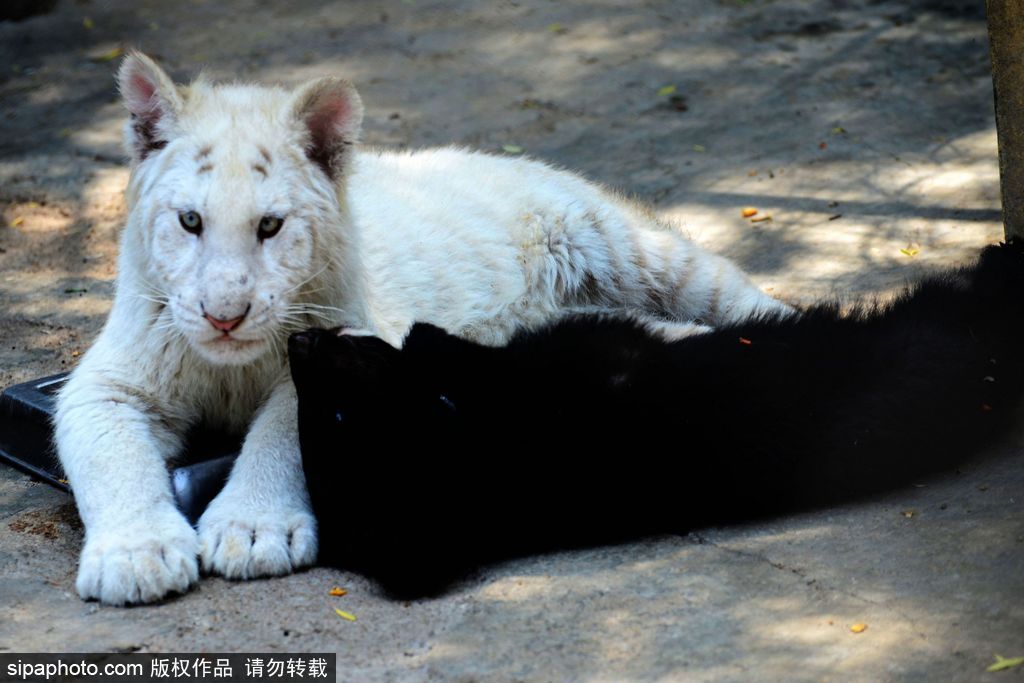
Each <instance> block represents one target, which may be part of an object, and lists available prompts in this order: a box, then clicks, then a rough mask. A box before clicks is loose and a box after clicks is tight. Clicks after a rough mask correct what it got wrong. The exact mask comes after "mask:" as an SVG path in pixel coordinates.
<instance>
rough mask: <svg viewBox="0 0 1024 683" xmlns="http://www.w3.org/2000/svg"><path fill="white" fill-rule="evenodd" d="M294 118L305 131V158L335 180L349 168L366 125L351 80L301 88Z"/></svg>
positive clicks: (320, 81)
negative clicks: (356, 144) (360, 133)
mask: <svg viewBox="0 0 1024 683" xmlns="http://www.w3.org/2000/svg"><path fill="white" fill-rule="evenodd" d="M292 115H293V116H294V117H295V118H296V119H298V121H299V123H300V124H301V125H302V126H303V128H305V132H306V135H307V137H306V143H305V144H306V156H307V157H309V159H310V161H312V162H313V163H315V164H316V165H317V166H319V167H320V168H321V169H323V171H324V173H326V174H327V175H328V176H329V177H330V178H331V179H332V180H337V179H338V178H339V177H340V176H341V175H342V174H343V173H344V172H345V169H346V168H347V167H348V162H349V159H350V158H351V156H352V147H353V145H355V143H356V141H357V140H358V139H359V131H360V129H361V128H362V125H363V102H362V100H361V99H360V98H359V93H358V92H356V89H355V87H354V86H353V85H352V84H351V83H349V82H348V81H343V80H341V79H340V78H320V79H317V80H315V81H310V82H309V83H306V84H305V85H302V86H300V87H299V89H298V90H297V91H296V92H295V95H294V99H293V101H292Z"/></svg>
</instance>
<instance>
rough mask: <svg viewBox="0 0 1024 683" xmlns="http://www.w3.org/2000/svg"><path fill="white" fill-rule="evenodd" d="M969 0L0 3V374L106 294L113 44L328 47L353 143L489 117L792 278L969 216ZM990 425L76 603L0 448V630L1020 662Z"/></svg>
mask: <svg viewBox="0 0 1024 683" xmlns="http://www.w3.org/2000/svg"><path fill="white" fill-rule="evenodd" d="M981 6H982V3H981V2H974V1H969V0H906V1H904V2H887V1H885V0H881V1H879V0H831V1H828V0H779V1H774V2H773V1H769V0H721V1H715V2H713V1H711V0H703V1H702V0H680V1H678V2H654V1H649V2H635V3H621V2H602V1H600V0H590V1H587V2H563V3H554V2H540V1H538V2H525V1H524V2H495V3H474V2H470V1H468V0H466V1H462V2H431V1H426V0H404V1H403V0H394V1H393V2H380V3H376V2H368V1H359V0H356V1H353V2H345V3H340V2H339V3H331V4H323V3H318V2H312V1H307V2H294V3H289V4H288V5H287V7H286V6H285V5H284V4H276V3H268V2H260V1H257V0H233V1H231V2H223V3H215V2H211V1H203V0H193V1H192V2H187V3H159V2H155V1H152V0H142V1H139V2H131V3H129V2H124V1H121V0H117V1H110V2H102V3H101V2H91V3H90V2H85V3H82V2H70V1H65V2H61V3H59V4H58V7H57V9H56V10H55V11H54V12H53V13H52V14H50V15H46V16H40V17H36V18H33V19H29V20H27V21H25V22H21V23H16V24H14V23H0V216H2V219H3V221H0V225H3V226H4V227H0V385H7V384H10V383H12V382H15V381H22V380H26V379H30V378H32V377H35V376H40V375H44V374H48V373H51V372H56V371H60V370H62V369H65V368H67V367H70V366H71V365H73V364H74V362H75V360H76V358H77V357H78V355H79V354H80V352H81V351H82V350H84V348H86V347H87V344H88V340H89V339H90V338H91V337H92V335H94V334H95V333H96V331H97V330H98V329H99V326H100V325H101V324H102V321H103V318H104V315H105V313H106V311H107V310H108V308H109V302H110V297H111V295H112V281H113V278H114V275H115V263H114V254H115V247H116V237H117V232H118V228H119V225H120V222H121V221H122V219H123V214H124V209H123V202H122V200H121V197H120V193H121V191H122V189H123V186H124V183H125V180H126V177H127V172H126V169H125V167H124V164H123V160H122V155H121V152H120V148H119V132H120V126H121V123H122V111H121V109H120V107H119V105H118V104H117V102H116V96H115V93H114V89H113V79H112V74H113V72H114V69H115V68H116V60H113V61H111V60H108V59H106V57H108V56H109V55H110V54H111V51H112V50H115V49H117V48H119V47H123V46H128V45H134V46H139V47H141V48H143V49H145V50H147V51H148V52H150V53H151V54H153V55H155V56H156V57H158V58H159V59H160V60H161V61H162V62H163V63H164V64H165V65H166V66H167V67H168V69H169V70H170V71H171V72H172V73H173V74H174V75H175V76H177V77H178V78H180V79H186V78H188V77H190V76H192V75H193V74H194V73H196V71H197V70H198V69H199V68H200V67H201V66H203V65H206V66H208V70H209V72H210V73H211V74H212V75H214V76H216V77H221V78H242V79H260V80H271V81H279V82H284V83H287V84H295V83H298V82H299V81H301V80H302V79H303V78H306V77H310V76H314V75H319V74H324V73H332V74H341V75H344V76H346V77H348V78H350V79H352V80H353V81H354V82H355V83H356V84H357V86H358V87H359V89H360V91H361V93H362V95H363V98H364V100H365V102H366V104H367V122H366V134H365V139H366V140H367V141H368V142H370V143H372V144H377V145H381V146H385V147H390V148H401V147H406V146H408V147H419V146H429V145H437V144H445V143H450V142H455V143H459V144H465V145H469V146H473V147H479V148H483V149H488V150H492V151H494V152H496V153H501V148H502V146H503V145H508V144H511V145H518V146H521V147H523V148H524V149H525V150H526V153H528V154H531V155H535V156H538V157H541V158H545V159H550V160H553V161H555V162H557V163H559V164H561V165H564V166H567V167H570V168H574V169H578V170H580V171H582V172H583V173H585V174H587V175H588V176H590V177H592V178H595V179H597V180H600V181H602V182H605V183H607V184H609V185H612V186H615V187H618V188H621V189H623V190H626V191H628V192H631V193H633V194H636V195H637V196H639V197H640V198H642V199H644V200H646V201H649V202H651V203H652V204H653V205H654V207H655V209H656V211H658V213H659V214H661V215H663V216H665V217H667V218H670V219H674V220H676V221H678V222H679V223H680V224H681V226H682V227H683V229H685V230H686V231H688V232H689V233H690V234H691V235H693V236H694V237H695V238H696V239H698V240H699V241H701V242H702V243H704V244H706V245H707V246H709V247H711V248H713V249H715V250H718V251H720V252H723V253H725V254H728V255H729V256H732V257H734V258H736V259H737V260H739V261H740V262H741V263H742V264H743V265H744V266H745V267H746V268H747V269H748V270H750V271H751V272H752V273H753V274H754V276H755V278H756V279H757V280H758V281H759V282H760V283H762V284H763V285H764V286H765V287H766V288H771V290H772V291H773V292H774V293H775V294H777V295H779V296H782V297H785V298H788V299H791V300H795V301H809V300H813V299H816V298H819V297H822V296H827V295H830V294H834V293H839V294H842V295H848V294H860V295H875V294H877V295H882V296H884V295H885V294H886V293H887V292H890V291H892V289H893V288H894V287H896V286H898V285H899V284H901V283H902V282H904V281H906V280H908V279H913V278H916V277H918V276H920V275H921V274H922V273H925V272H929V271H931V270H934V269H936V268H939V267H943V266H946V265H950V264H955V263H960V262H964V261H966V260H968V259H970V258H971V256H972V255H973V254H974V253H976V251H977V249H978V248H979V247H981V246H982V245H984V244H987V243H991V242H994V241H996V240H998V239H999V237H1000V236H1001V226H1000V223H999V195H998V174H997V169H998V165H997V157H996V147H995V128H994V122H993V115H992V98H991V82H990V80H989V76H988V57H987V43H986V32H985V23H984V17H983V14H982V7H981ZM87 18H88V19H89V21H88V22H86V21H85V20H86V19H87ZM86 24H88V25H90V26H91V28H87V27H86ZM670 85H672V86H675V87H676V91H675V93H674V94H675V95H676V96H677V99H676V100H675V101H673V100H672V99H671V95H659V94H658V93H659V90H660V89H661V88H663V87H665V86H670ZM684 109H685V110H684ZM748 205H750V206H755V207H757V208H759V209H760V210H761V211H762V213H764V212H767V213H770V214H771V215H772V217H773V220H772V221H771V222H767V223H758V224H753V223H750V222H749V221H746V220H744V219H743V218H741V217H740V209H741V208H742V207H744V206H748ZM837 216H838V217H837ZM19 219H20V220H19ZM901 249H907V250H908V251H910V252H913V250H915V249H916V250H918V251H917V254H916V255H915V256H908V255H906V254H905V253H902V252H901ZM83 289H84V290H85V291H84V292H81V291H78V290H83ZM737 428H741V426H740V425H738V426H737ZM1022 440H1024V430H1022V431H1021V433H1020V434H1018V435H1017V436H1016V437H1014V438H1012V439H1009V440H1007V442H1005V443H1001V444H998V445H997V446H996V447H995V448H994V449H991V451H990V452H989V453H988V457H986V458H983V459H980V460H979V461H977V462H975V463H973V464H971V465H970V466H967V467H964V468H963V470H962V472H961V473H950V474H949V475H948V476H946V477H945V478H942V479H940V480H937V481H929V482H922V483H923V484H925V485H924V486H922V487H913V488H909V489H906V490H900V491H894V492H892V493H891V494H889V495H887V496H884V497H880V498H875V499H871V500H866V501H861V502H858V503H856V504H850V505H845V506H843V507H840V508H836V509H831V510H825V511H820V512H815V513H807V514H803V515H796V516H790V517H784V518H779V519H775V520H772V521H769V522H760V523H752V524H749V525H741V526H733V527H727V528H718V529H703V530H700V531H699V532H697V533H694V534H692V535H690V536H688V537H685V538H663V539H652V540H649V541H646V542H642V543H636V544H631V545H625V546H620V547H610V548H598V549H593V550H588V551H579V552H573V553H561V554H556V555H549V556H544V557H535V558H525V559H522V560H518V561H515V562H511V563H507V564H503V565H500V566H497V567H492V568H488V569H486V570H485V571H484V572H483V573H482V574H481V575H480V576H479V577H477V578H475V579H473V580H471V581H469V582H467V583H466V584H464V585H462V586H460V587H458V588H457V589H455V590H453V591H452V592H451V593H450V594H448V595H446V596H445V597H443V598H440V599H436V600H430V601H417V602H412V603H401V602H394V601H390V600H388V599H386V598H384V597H382V596H381V595H379V594H378V593H377V592H376V591H375V589H374V587H373V586H372V585H371V584H369V583H368V582H366V581H365V580H363V579H362V578H360V577H358V576H354V575H349V574H345V573H341V572H336V571H330V570H325V569H313V570H310V571H306V572H302V573H300V574H297V575H294V576H290V577H285V578H279V579H271V580H263V581H252V582H241V583H234V582H227V581H223V580H220V579H214V578H206V579H204V580H203V581H202V582H201V583H200V585H199V587H198V588H197V589H195V590H193V591H192V592H190V593H189V594H187V595H185V596H182V597H180V598H177V599H174V600H170V601H168V602H167V603H165V604H161V605H157V606H150V607H137V608H131V609H114V608H106V607H100V606H98V605H96V604H93V603H84V602H82V601H80V600H79V599H78V598H77V597H76V596H75V595H74V591H73V582H74V571H75V563H76V553H77V549H78V547H79V545H80V543H81V530H80V528H79V526H78V525H77V523H76V517H75V514H74V509H73V507H72V506H71V505H70V501H69V499H68V497H67V496H65V495H64V494H61V493H58V492H56V491H53V490H51V489H49V488H47V487H45V486H43V485H40V484H35V483H32V482H30V481H29V480H28V479H27V478H25V477H23V476H22V475H20V474H18V473H16V472H13V471H10V470H7V469H4V468H0V650H6V651H19V650H22V651H23V650H50V651H61V650H63V651H75V650H129V651H131V650H146V651H183V650H184V651H189V650H191V651H196V650H200V649H203V650H207V651H217V650H261V649H263V650H275V651H285V650H291V651H296V650H301V651H309V650H330V651H335V652H337V653H338V655H339V658H338V663H339V672H340V675H339V679H343V680H413V681H415V680H424V681H425V680H457V681H469V680H531V681H532V680H588V681H589V680H695V681H703V680H708V681H710V680H715V681H719V680H738V681H739V680H743V681H746V680H758V681H761V680H775V681H794V680H844V681H845V680H865V681H879V680H927V681H938V680H941V681H979V680H988V679H992V680H998V679H1000V678H1003V679H1007V680H1019V679H1020V677H1021V675H1022V674H1024V672H1022V671H1021V670H1020V669H1018V670H1014V671H1009V672H1002V673H998V674H996V673H992V674H989V673H986V672H985V667H986V665H987V664H989V663H990V662H991V661H992V660H993V659H994V654H995V653H999V654H1001V655H1004V656H1020V655H1024V600H1022V598H1024V514H1022V512H1024V510H1022V502H1024V456H1022V455H1021V452H1022V449H1021V445H1022ZM681 446H685V441H682V442H681ZM680 450H681V449H680ZM680 457H681V458H682V457H686V454H685V452H684V451H682V450H681V455H680ZM339 485H344V484H343V483H340V484H339ZM910 511H913V514H912V515H909V516H908V515H907V514H904V513H909V512H910ZM429 561H430V558H423V562H429ZM410 569H411V570H412V571H415V567H413V568H410ZM333 585H341V586H344V587H345V588H347V589H348V590H349V594H348V595H347V596H345V597H343V598H331V597H329V596H328V595H327V591H328V590H329V589H330V588H331V587H332V586H333ZM335 606H339V607H341V608H343V609H345V610H347V611H349V612H352V613H354V614H356V615H357V617H358V620H357V621H355V622H348V621H344V620H342V619H339V618H338V617H337V616H336V615H335V614H334V612H333V607H335ZM854 623H866V624H867V625H868V628H867V630H866V631H864V632H863V633H860V634H854V633H852V632H851V631H850V630H849V627H850V625H851V624H854Z"/></svg>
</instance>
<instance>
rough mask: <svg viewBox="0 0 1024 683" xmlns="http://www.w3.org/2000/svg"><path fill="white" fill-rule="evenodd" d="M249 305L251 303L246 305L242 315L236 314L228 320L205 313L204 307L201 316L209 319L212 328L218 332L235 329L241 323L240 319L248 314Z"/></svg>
mask: <svg viewBox="0 0 1024 683" xmlns="http://www.w3.org/2000/svg"><path fill="white" fill-rule="evenodd" d="M251 307H252V304H250V305H249V306H246V307H245V312H244V313H242V315H240V316H238V317H237V318H231V319H230V320H223V319H221V318H216V317H214V316H212V315H210V314H209V313H207V312H206V310H205V309H204V310H203V317H204V318H206V319H207V321H209V323H210V324H211V325H213V327H214V329H215V330H217V331H218V332H230V331H231V330H233V329H235V328H236V327H238V326H239V325H241V324H242V321H243V320H245V316H246V315H248V314H249V309H250V308H251Z"/></svg>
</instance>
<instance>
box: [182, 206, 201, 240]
mask: <svg viewBox="0 0 1024 683" xmlns="http://www.w3.org/2000/svg"><path fill="white" fill-rule="evenodd" d="M178 222H179V223H181V227H183V228H185V232H190V233H192V234H193V235H198V234H199V233H201V232H202V231H203V219H202V218H200V216H199V214H198V213H196V212H195V211H182V212H181V213H179V214H178Z"/></svg>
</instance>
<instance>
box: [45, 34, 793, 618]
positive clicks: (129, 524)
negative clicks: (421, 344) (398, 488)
mask: <svg viewBox="0 0 1024 683" xmlns="http://www.w3.org/2000/svg"><path fill="white" fill-rule="evenodd" d="M119 83H120V89H121V94H122V97H123V99H124V103H125V105H126V106H127V108H128V110H129V111H130V112H131V120H130V122H129V123H128V125H127V127H126V145H127V147H128V149H129V150H130V154H131V158H132V174H131V180H130V182H129V185H128V190H127V199H128V207H129V214H128V220H127V225H126V226H125V230H124V233H123V236H122V238H121V251H120V256H119V261H118V277H117V289H116V295H115V297H114V302H113V307H112V309H111V312H110V317H109V319H108V320H107V323H106V325H105V327H104V328H103V331H102V332H101V334H100V336H99V338H98V339H97V340H96V342H95V344H94V345H93V346H92V348H90V349H89V351H88V352H87V353H86V354H85V356H84V357H83V359H82V361H81V363H80V364H79V366H78V367H77V368H76V369H75V370H74V372H73V373H72V375H71V378H70V380H69V381H68V383H67V385H66V387H65V388H64V389H63V391H62V392H61V394H60V396H59V400H58V407H57V415H56V441H57V446H58V452H59V455H60V459H61V462H62V463H63V466H64V469H65V471H66V473H67V476H68V479H69V480H70V482H71V486H72V487H73V489H74V493H75V501H76V503H77V505H78V509H79V512H80V514H81V517H82V520H83V521H84V523H85V529H86V532H85V545H84V548H83V550H82V555H81V561H80V565H79V570H78V580H77V588H78V592H79V594H80V595H81V596H82V597H83V598H87V599H90V598H95V599H99V600H101V601H103V602H105V603H110V604H116V605H119V604H124V603H138V602H150V601H154V600H158V599H160V598H161V597H163V596H165V595H167V594H168V593H171V592H175V591H184V590H186V589H187V588H188V587H189V586H190V585H191V584H192V583H194V582H195V581H196V580H197V578H198V573H199V564H198V561H199V560H200V559H201V562H202V566H203V567H204V568H205V569H206V570H208V571H211V572H215V573H219V574H223V575H224V576H227V577H231V578H249V577H256V576H264V575H274V574H284V573H287V572H289V571H291V570H293V569H294V568H296V567H300V566H303V565H308V564H310V563H312V562H313V561H314V560H315V559H316V550H317V548H316V546H317V541H316V522H315V520H314V518H313V516H312V515H311V513H310V507H309V501H308V498H307V495H306V492H305V486H304V480H303V475H302V470H301V462H300V456H299V450H298V436H297V425H296V409H295V396H294V388H293V386H292V384H291V380H290V378H289V377H288V372H287V358H286V355H285V352H284V343H285V340H286V338H287V335H288V334H289V333H290V332H291V331H294V330H296V329H299V328H302V327H306V326H309V325H311V324H315V323H319V324H321V325H325V326H330V325H342V324H344V325H348V326H350V327H359V328H365V329H367V330H369V331H371V332H373V333H374V334H377V335H378V336H381V337H383V338H385V339H387V340H390V341H391V342H393V343H395V344H396V345H397V344H400V343H401V341H402V339H403V336H404V335H405V333H406V331H407V330H408V329H409V328H410V326H411V324H412V323H413V321H417V320H419V321H427V322H432V323H434V324H436V325H439V326H441V327H444V328H447V329H448V330H452V331H454V332H456V333H457V334H460V335H463V336H465V337H468V338H470V339H474V340H477V341H482V342H486V343H493V344H497V343H501V342H502V341H503V340H505V339H507V338H508V337H509V335H510V334H511V333H512V332H513V331H514V330H515V329H517V328H520V327H524V326H527V327H529V326H534V325H538V324H540V323H543V322H545V321H548V320H550V319H551V318H552V317H554V316H557V315H559V314H560V313H563V312H564V311H566V310H568V309H574V308H593V307H599V308H604V309H613V308H630V309H635V310H641V311H645V312H647V313H650V314H651V315H652V316H655V317H657V318H659V319H661V320H677V321H700V322H703V323H706V324H709V325H714V324H716V323H721V322H726V321H732V320H737V319H740V318H744V317H747V316H750V315H753V314H757V313H760V312H767V311H785V310H789V309H788V308H787V307H786V306H785V305H784V304H781V303H779V302H777V301H775V300H774V299H772V298H771V297H769V296H767V295H765V294H763V293H762V292H760V291H759V290H758V289H757V288H755V287H754V286H753V285H752V284H751V283H750V282H749V281H748V280H747V278H746V277H745V276H744V275H743V274H742V273H741V272H740V271H739V270H738V269H737V268H736V266H734V265H733V264H732V263H731V262H729V261H727V260H725V259H723V258H721V257H718V256H715V255H713V254H710V253H708V252H705V251H703V250H701V249H700V248H698V247H697V246H695V245H694V244H692V243H690V242H689V241H687V240H686V239H684V238H683V237H681V236H680V235H679V234H678V233H677V232H676V231H675V230H673V229H671V228H669V227H666V226H665V225H662V224H659V223H658V222H657V221H656V219H655V218H654V217H653V216H652V215H651V214H650V213H649V212H648V211H646V210H644V209H642V208H639V207H637V206H635V205H633V204H631V203H629V202H627V201H625V200H623V199H620V198H619V197H616V196H615V195H612V194H609V193H608V192H606V191H604V190H602V189H600V188H598V187H596V186H594V185H592V184H590V183H587V182H586V181H584V180H582V179H581V178H579V177H577V176H575V175H573V174H571V173H567V172H565V171H559V170H556V169H553V168H551V167H549V166H546V165H544V164H541V163H538V162H536V161H530V160H526V159H513V158H504V157H494V156H489V155H485V154H479V153H473V152H467V151H463V150H458V149H440V150H434V151H424V152H415V153H390V152H381V151H369V150H367V151H361V150H359V149H358V148H357V147H356V145H355V143H356V138H357V136H358V134H359V130H360V124H361V120H362V113H363V108H362V104H361V102H360V99H359V96H358V94H357V93H356V91H355V89H354V88H353V87H352V86H351V85H349V84H348V83H347V82H345V81H342V80H338V79H334V78H324V79H320V80H316V81H313V82H310V83H306V84H305V85H303V86H301V87H299V88H298V89H297V90H295V91H292V92H289V91H286V90H283V89H281V88H274V87H263V86H255V85H214V84H211V83H209V82H207V81H206V80H204V79H203V78H202V77H200V79H199V80H197V81H196V82H194V83H192V84H191V85H189V86H176V85H175V84H174V83H173V82H172V81H171V80H170V78H169V77H168V76H167V75H166V74H165V73H164V72H163V71H162V70H161V69H160V68H159V67H158V66H157V65H156V64H155V63H154V62H152V61H151V60H150V59H148V58H147V57H145V56H144V55H142V54H139V53H132V54H130V55H128V56H127V58H126V59H125V60H124V63H123V64H122V66H121V69H120V73H119ZM683 329H684V330H686V329H687V328H683ZM694 329H698V328H694ZM200 420H204V421H206V422H208V423H212V424H213V425H217V426H221V427H224V428H227V429H232V430H236V431H237V432H239V433H243V432H244V433H245V440H244V445H243V447H242V452H241V455H240V457H239V459H238V461H237V462H236V464H235V467H234V469H233V471H232V473H231V476H230V478H229V480H228V482H227V484H226V486H225V487H224V489H223V491H222V492H221V493H220V495H218V496H217V498H216V499H215V500H214V501H213V502H212V503H211V504H210V506H209V508H208V509H207V510H206V512H205V514H203V516H202V518H201V519H200V521H199V525H198V530H196V529H193V528H192V526H190V525H189V523H188V522H187V521H186V520H185V518H184V517H183V516H182V515H181V514H180V513H179V512H178V511H177V510H176V509H175V506H174V502H173V499H172V494H171V487H170V482H169V481H168V474H167V463H168V460H169V459H171V458H173V457H174V456H175V455H176V453H177V452H178V450H179V448H180V447H181V444H182V439H183V435H184V433H185V431H186V429H187V428H188V427H189V426H190V425H193V424H195V423H196V422H198V421H200ZM381 445H382V447H384V448H386V447H387V435H386V434H382V435H381ZM354 456H355V457H367V454H363V453H358V454H354ZM339 472H341V473H344V466H343V465H341V466H339ZM343 485H344V483H343V482H342V481H340V480H339V486H343Z"/></svg>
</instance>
